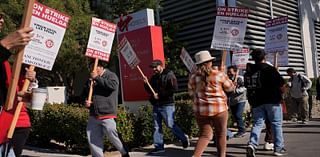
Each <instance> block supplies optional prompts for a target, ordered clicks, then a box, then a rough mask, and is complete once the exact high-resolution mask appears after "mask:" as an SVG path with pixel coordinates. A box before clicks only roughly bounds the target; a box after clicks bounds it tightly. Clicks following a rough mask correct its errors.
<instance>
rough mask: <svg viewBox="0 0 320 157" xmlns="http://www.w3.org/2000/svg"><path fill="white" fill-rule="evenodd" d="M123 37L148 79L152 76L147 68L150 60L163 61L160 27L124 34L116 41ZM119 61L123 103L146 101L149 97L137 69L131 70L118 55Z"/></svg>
mask: <svg viewBox="0 0 320 157" xmlns="http://www.w3.org/2000/svg"><path fill="white" fill-rule="evenodd" d="M123 37H126V38H127V39H128V41H129V42H130V44H131V46H132V48H133V50H134V51H135V52H136V54H137V57H138V58H139V59H140V60H141V63H140V64H139V66H140V68H141V70H142V71H143V72H144V74H145V75H146V76H147V77H148V78H150V77H151V75H152V74H153V71H152V69H151V68H150V67H149V66H150V64H151V62H152V60H154V59H160V60H162V61H164V52H163V41H162V30H161V27H159V26H147V27H144V28H140V29H137V30H134V31H130V32H126V33H123V34H120V35H119V36H118V41H121V40H122V38H123ZM119 59H120V72H121V81H122V96H123V101H145V100H148V99H149V95H148V94H147V92H146V91H145V89H144V82H143V79H142V76H141V74H140V73H139V71H138V70H137V68H134V69H132V68H131V67H130V66H129V65H128V64H127V62H126V61H125V59H124V58H123V56H122V55H119Z"/></svg>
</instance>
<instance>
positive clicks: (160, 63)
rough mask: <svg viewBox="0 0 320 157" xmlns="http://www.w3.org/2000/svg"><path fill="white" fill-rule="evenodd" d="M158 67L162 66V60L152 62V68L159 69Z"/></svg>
mask: <svg viewBox="0 0 320 157" xmlns="http://www.w3.org/2000/svg"><path fill="white" fill-rule="evenodd" d="M158 65H162V61H161V60H160V59H155V60H153V61H152V62H151V64H150V68H155V67H157V66H158Z"/></svg>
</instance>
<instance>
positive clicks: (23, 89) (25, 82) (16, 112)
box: [7, 65, 35, 139]
mask: <svg viewBox="0 0 320 157" xmlns="http://www.w3.org/2000/svg"><path fill="white" fill-rule="evenodd" d="M34 68H35V67H34V66H33V65H30V66H29V70H30V71H34ZM29 85H30V81H29V80H28V79H25V80H24V83H23V87H22V90H21V91H23V92H25V91H27V90H28V87H29ZM23 104H24V102H22V101H21V102H19V103H18V106H17V108H16V110H15V112H14V116H13V119H12V122H11V125H10V129H9V131H8V135H7V137H8V138H9V139H11V138H12V136H13V133H14V129H15V128H16V125H17V121H18V118H19V114H20V112H21V108H22V106H23Z"/></svg>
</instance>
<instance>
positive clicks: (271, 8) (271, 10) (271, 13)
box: [269, 0, 273, 19]
mask: <svg viewBox="0 0 320 157" xmlns="http://www.w3.org/2000/svg"><path fill="white" fill-rule="evenodd" d="M269 2H270V15H271V19H273V7H272V0H270V1H269Z"/></svg>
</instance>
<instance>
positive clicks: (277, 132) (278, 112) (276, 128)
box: [266, 104, 284, 152]
mask: <svg viewBox="0 0 320 157" xmlns="http://www.w3.org/2000/svg"><path fill="white" fill-rule="evenodd" d="M266 108H267V109H266V111H267V114H268V119H269V121H270V122H271V126H272V131H273V135H274V151H275V152H280V151H282V150H283V149H284V142H283V132H282V121H283V119H282V118H283V117H282V107H281V104H266Z"/></svg>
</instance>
